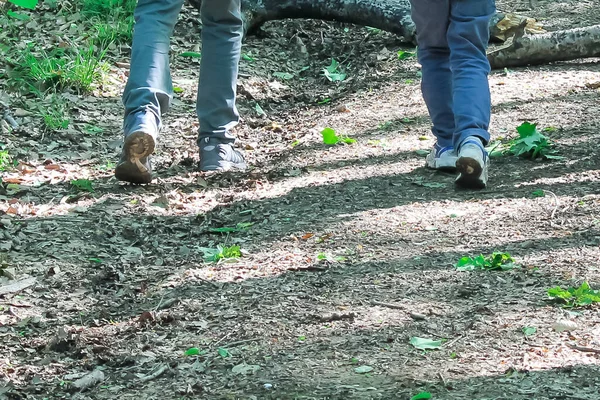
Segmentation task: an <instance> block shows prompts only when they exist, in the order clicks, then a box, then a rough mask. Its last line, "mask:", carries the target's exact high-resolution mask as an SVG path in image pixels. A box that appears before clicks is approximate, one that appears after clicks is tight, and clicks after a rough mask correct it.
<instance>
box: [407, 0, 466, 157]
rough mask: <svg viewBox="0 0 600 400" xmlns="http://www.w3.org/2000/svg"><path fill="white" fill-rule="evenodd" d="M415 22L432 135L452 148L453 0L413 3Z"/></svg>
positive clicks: (418, 1) (418, 0)
mask: <svg viewBox="0 0 600 400" xmlns="http://www.w3.org/2000/svg"><path fill="white" fill-rule="evenodd" d="M410 3H411V7H412V19H413V21H414V22H415V25H416V27H417V43H418V46H419V49H418V58H419V63H420V64H421V65H422V74H423V77H422V82H421V89H422V92H423V98H424V100H425V103H426V104H427V108H428V110H429V115H430V117H431V120H432V122H433V129H432V132H433V134H434V135H435V137H436V138H437V141H438V144H439V146H441V147H449V146H452V145H453V141H452V139H453V136H454V131H455V129H454V113H453V100H452V73H451V71H450V48H449V46H448V40H447V38H446V34H447V31H448V23H449V20H450V0H411V1H410Z"/></svg>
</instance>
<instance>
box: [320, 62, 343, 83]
mask: <svg viewBox="0 0 600 400" xmlns="http://www.w3.org/2000/svg"><path fill="white" fill-rule="evenodd" d="M339 68H340V63H339V62H337V61H336V60H335V58H332V59H331V64H330V65H329V67H325V68H323V75H325V78H327V80H328V81H330V82H338V81H343V80H344V79H346V74H344V73H343V72H341V71H340V70H339Z"/></svg>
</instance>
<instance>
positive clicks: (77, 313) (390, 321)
mask: <svg viewBox="0 0 600 400" xmlns="http://www.w3.org/2000/svg"><path fill="white" fill-rule="evenodd" d="M521 3H523V4H519V5H513V6H511V7H513V8H514V9H515V10H517V9H519V10H521V9H522V8H524V7H525V5H526V3H527V4H528V2H525V1H523V2H521ZM537 3H538V6H537V8H535V9H534V10H531V11H527V13H528V14H529V15H532V16H534V17H539V18H540V19H541V20H542V22H544V23H545V25H547V26H548V27H549V28H552V29H555V28H559V27H570V26H573V25H579V24H585V23H590V24H591V23H598V21H600V17H599V16H598V12H597V11H596V10H597V9H599V7H600V2H599V1H541V0H540V1H538V2H537ZM507 8H508V7H507ZM520 12H521V13H524V12H523V11H520ZM594 13H595V14H594ZM582 16H583V17H582ZM46 17H47V18H48V21H50V20H52V18H51V17H49V16H46ZM580 17H581V18H580ZM580 20H581V21H582V22H580ZM193 21H194V14H193V12H192V11H191V10H187V11H186V13H185V14H184V15H182V17H181V23H180V25H179V26H178V28H177V31H178V36H177V40H176V41H175V44H174V54H179V53H181V52H182V51H186V50H192V49H193V48H194V44H195V43H197V39H196V34H195V32H196V31H197V27H196V26H195V23H194V22H193ZM583 22H585V23H583ZM296 38H299V39H300V41H301V43H302V44H300V41H298V39H296ZM302 45H304V46H305V47H306V49H307V53H306V54H303V53H302V52H301V47H302ZM401 48H402V45H401V43H399V42H398V41H397V40H396V39H395V38H394V37H392V36H390V35H388V34H385V33H382V32H376V31H372V30H368V29H365V28H358V27H351V26H348V27H345V26H339V25H336V24H331V23H324V22H317V21H291V22H290V21H288V22H278V23H271V24H269V25H267V26H265V28H264V30H263V33H262V34H261V36H260V37H251V38H249V39H248V41H247V43H246V44H245V47H244V54H245V55H246V57H245V58H246V59H245V61H243V62H242V67H241V69H242V77H241V79H240V102H239V104H240V110H241V113H242V116H243V118H244V121H243V123H242V124H241V125H240V126H239V128H238V129H237V134H238V135H239V137H240V145H241V146H242V147H244V148H245V149H246V154H247V155H248V158H249V161H250V163H251V164H252V165H253V169H252V170H251V171H250V172H248V173H245V174H238V175H236V174H234V175H226V176H205V175H203V174H200V173H198V172H195V162H196V159H197V156H196V152H195V148H194V147H195V129H196V128H195V122H194V121H195V120H194V98H195V84H196V83H195V79H196V78H195V77H196V72H195V70H196V65H195V64H194V62H193V61H192V62H190V61H189V60H187V59H182V58H179V57H174V80H175V83H176V86H178V87H179V88H181V89H182V92H181V93H180V94H179V95H178V97H177V99H176V102H175V105H174V108H173V110H172V112H171V113H170V114H169V116H168V117H167V119H166V130H165V132H164V134H163V139H162V142H161V144H160V147H159V149H158V156H157V171H158V179H157V180H156V182H155V183H154V184H152V185H149V186H141V187H136V186H129V185H122V184H119V183H117V182H116V181H115V180H114V178H112V170H111V168H112V167H111V162H112V163H114V162H115V160H116V157H117V155H118V148H117V145H118V139H119V138H120V133H119V129H120V118H121V105H120V103H119V97H118V96H119V93H120V91H121V89H122V86H123V84H124V79H125V73H126V70H127V69H126V65H124V64H122V63H126V62H127V49H122V55H120V56H116V55H115V56H114V58H113V59H112V62H113V64H112V67H113V69H112V72H111V83H110V84H107V86H106V87H105V88H104V90H103V91H102V93H96V95H95V96H78V95H74V94H68V93H65V94H64V96H63V100H64V101H65V102H66V103H67V104H68V105H69V107H70V110H71V111H72V114H73V115H74V117H73V130H72V131H66V132H62V133H52V134H44V135H42V132H41V130H40V128H39V121H38V119H36V118H35V117H25V118H22V122H23V123H24V124H27V126H28V131H27V132H28V135H29V136H27V135H21V136H11V137H8V138H7V140H9V141H10V143H11V144H12V147H11V151H13V152H14V153H15V154H16V158H18V159H19V160H21V161H22V166H21V167H20V168H19V169H16V170H12V171H7V172H4V173H3V181H4V183H5V185H4V186H3V187H4V189H3V192H0V235H1V236H0V241H1V245H0V246H1V250H2V253H1V255H2V259H1V260H0V266H2V267H3V269H4V270H5V271H9V273H10V274H12V275H14V278H15V279H17V280H19V279H27V278H28V277H34V278H35V279H36V280H35V284H33V285H31V286H29V287H28V288H26V289H24V290H22V291H20V292H19V293H12V294H4V295H3V294H1V292H0V338H1V340H0V399H3V398H6V399H45V398H48V399H55V398H56V399H58V398H73V399H140V398H143V399H159V398H161V399H178V398H206V399H409V398H410V397H411V396H413V395H415V394H417V393H419V392H422V391H429V392H431V393H432V395H433V397H432V398H433V399H480V400H483V399H512V400H514V399H600V395H598V387H600V378H599V377H600V354H599V352H598V351H596V352H594V351H592V350H594V349H600V317H599V315H598V307H597V306H595V307H589V308H583V309H578V310H577V311H576V312H574V311H571V312H569V311H568V310H565V309H563V308H561V307H560V306H559V305H556V304H554V303H551V302H549V301H548V296H547V294H546V292H547V289H549V288H551V287H554V286H556V285H561V286H563V287H566V286H578V285H579V284H581V282H583V281H589V282H590V284H591V285H592V286H593V287H595V288H598V287H600V251H599V249H598V244H599V242H600V226H599V223H600V219H599V215H600V194H599V193H600V192H599V190H600V164H599V161H598V158H599V157H600V151H599V150H598V146H597V145H596V144H597V142H598V140H599V139H600V131H599V128H600V103H599V101H598V99H599V93H598V90H597V89H593V88H591V87H594V84H597V83H598V82H600V66H599V64H598V60H585V61H581V62H572V63H566V64H560V65H552V66H543V67H539V68H521V69H515V70H511V71H494V73H493V74H492V76H491V78H490V84H491V87H492V93H493V102H494V120H493V126H492V128H491V131H492V134H493V136H494V138H500V137H507V136H514V133H515V127H516V126H518V125H519V124H521V123H522V122H523V121H530V122H537V123H538V124H539V126H540V127H541V128H551V129H550V130H549V132H550V133H548V135H549V136H550V137H551V139H552V140H554V141H555V142H556V143H557V145H558V149H559V153H560V155H561V156H563V157H565V158H564V159H563V160H555V161H549V162H530V161H526V160H521V159H517V158H514V157H500V158H496V159H494V160H493V164H492V170H491V178H490V187H489V189H487V190H484V191H481V192H471V191H460V190H456V189H455V187H454V184H453V176H451V175H446V174H442V173H433V172H431V171H429V170H426V169H425V168H423V162H424V160H423V158H422V156H420V155H419V154H418V152H416V151H417V150H426V149H429V148H430V147H431V146H432V145H433V138H432V135H431V134H430V132H429V130H428V129H429V121H428V119H427V114H426V109H425V107H424V105H423V103H422V100H421V95H420V91H419V75H418V68H417V65H416V63H415V61H414V59H408V60H404V61H399V60H398V59H397V58H398V57H397V53H396V52H397V51H398V50H399V49H401ZM405 50H410V49H405ZM115 54H117V52H116V51H115ZM332 57H333V58H335V59H336V60H338V61H340V62H341V63H342V66H343V67H344V68H345V69H346V71H345V72H346V73H347V74H348V79H347V80H346V81H344V82H343V83H341V84H335V83H330V82H328V81H327V80H325V79H324V77H323V76H322V75H321V74H320V71H321V69H322V68H324V67H326V66H327V65H329V63H330V61H331V58H332ZM190 64H192V65H191V66H192V68H190ZM306 67H307V68H306ZM274 73H286V74H289V75H293V77H291V78H290V79H284V78H282V77H283V75H281V74H275V78H274ZM277 76H279V78H277ZM287 77H288V78H289V76H287ZM586 84H587V85H586ZM590 84H591V85H590ZM319 103H322V104H319ZM23 104H29V103H27V102H25V103H23ZM257 104H258V105H259V106H260V107H257ZM17 105H18V104H17ZM257 110H263V112H264V113H265V114H266V115H259V112H258V111H257ZM89 124H93V125H94V126H98V127H102V128H103V133H95V134H91V133H84V131H83V127H84V126H86V125H89ZM327 126H328V127H332V128H334V129H336V131H338V132H339V133H343V134H346V135H348V136H350V137H352V138H355V139H356V140H357V143H355V144H351V145H338V146H333V147H328V146H326V145H324V144H322V142H321V140H320V134H319V132H320V131H321V129H322V128H324V127H327ZM19 153H20V154H19ZM72 179H90V180H92V181H93V184H94V191H93V193H86V192H76V191H74V189H73V187H72V186H71V185H70V183H69V182H70V181H71V180H72ZM7 182H18V186H14V185H16V184H13V186H10V187H9V186H6V183H7ZM539 190H543V191H544V192H545V194H546V195H545V196H544V197H537V196H536V195H535V194H534V192H535V191H539ZM239 224H242V225H239ZM236 226H238V227H240V226H241V227H247V228H244V229H240V230H239V231H237V232H230V233H228V234H226V233H218V232H215V231H214V229H215V228H223V227H236ZM220 244H226V245H232V244H238V245H240V247H241V249H242V250H243V256H242V257H241V258H239V259H234V260H221V262H219V263H217V264H214V263H207V262H205V261H204V260H203V256H202V255H203V249H204V248H215V247H216V246H217V245H220ZM494 251H501V252H509V253H510V254H511V255H512V256H513V257H514V258H515V260H516V262H517V263H518V264H520V265H521V266H522V268H520V269H516V270H510V271H505V272H459V271H457V270H456V269H455V268H454V265H455V264H456V262H457V261H458V259H460V258H461V257H463V256H467V255H469V256H476V255H479V254H481V253H483V254H489V253H491V252H494ZM12 283H14V280H9V279H8V278H7V277H2V278H0V288H6V287H7V285H10V284H12ZM565 319H568V320H571V321H573V322H574V323H576V324H577V329H576V330H575V331H572V332H556V331H555V329H553V324H554V323H555V322H556V321H559V320H565ZM528 327H529V328H536V332H535V334H533V335H531V336H527V335H524V333H523V328H528ZM412 337H421V338H428V339H434V340H442V341H443V342H442V346H441V348H440V349H437V350H426V351H424V350H418V349H416V348H415V347H413V346H412V345H411V344H410V343H409V341H410V338H412ZM191 348H197V349H198V353H199V354H194V355H190V356H185V354H184V353H185V352H186V351H188V350H189V349H191ZM193 352H194V351H193ZM361 366H368V367H371V368H372V370H371V371H369V372H367V373H357V372H356V370H355V369H356V368H357V367H361ZM95 369H97V370H100V371H102V373H103V375H104V380H103V381H102V383H99V384H95V385H93V386H92V387H91V388H90V389H88V390H85V391H79V390H78V389H77V388H75V385H76V384H75V383H74V382H76V381H77V380H78V379H79V378H81V377H83V376H84V375H85V374H87V373H89V372H90V371H93V370H95ZM359 371H361V370H359Z"/></svg>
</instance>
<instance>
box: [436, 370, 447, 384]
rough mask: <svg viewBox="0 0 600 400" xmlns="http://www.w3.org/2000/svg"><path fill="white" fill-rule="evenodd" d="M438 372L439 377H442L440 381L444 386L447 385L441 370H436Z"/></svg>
mask: <svg viewBox="0 0 600 400" xmlns="http://www.w3.org/2000/svg"><path fill="white" fill-rule="evenodd" d="M438 374H439V375H440V378H442V382H443V383H444V386H446V385H447V382H446V378H444V375H442V373H441V372H438Z"/></svg>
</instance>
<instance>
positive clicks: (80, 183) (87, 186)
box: [71, 179, 94, 193]
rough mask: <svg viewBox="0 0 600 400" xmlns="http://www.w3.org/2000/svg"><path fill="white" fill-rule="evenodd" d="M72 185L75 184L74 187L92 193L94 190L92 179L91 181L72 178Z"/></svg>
mask: <svg viewBox="0 0 600 400" xmlns="http://www.w3.org/2000/svg"><path fill="white" fill-rule="evenodd" d="M71 186H73V187H74V188H76V189H77V190H80V191H84V192H90V193H93V192H94V185H93V184H92V181H90V180H89V179H75V180H72V181H71Z"/></svg>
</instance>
